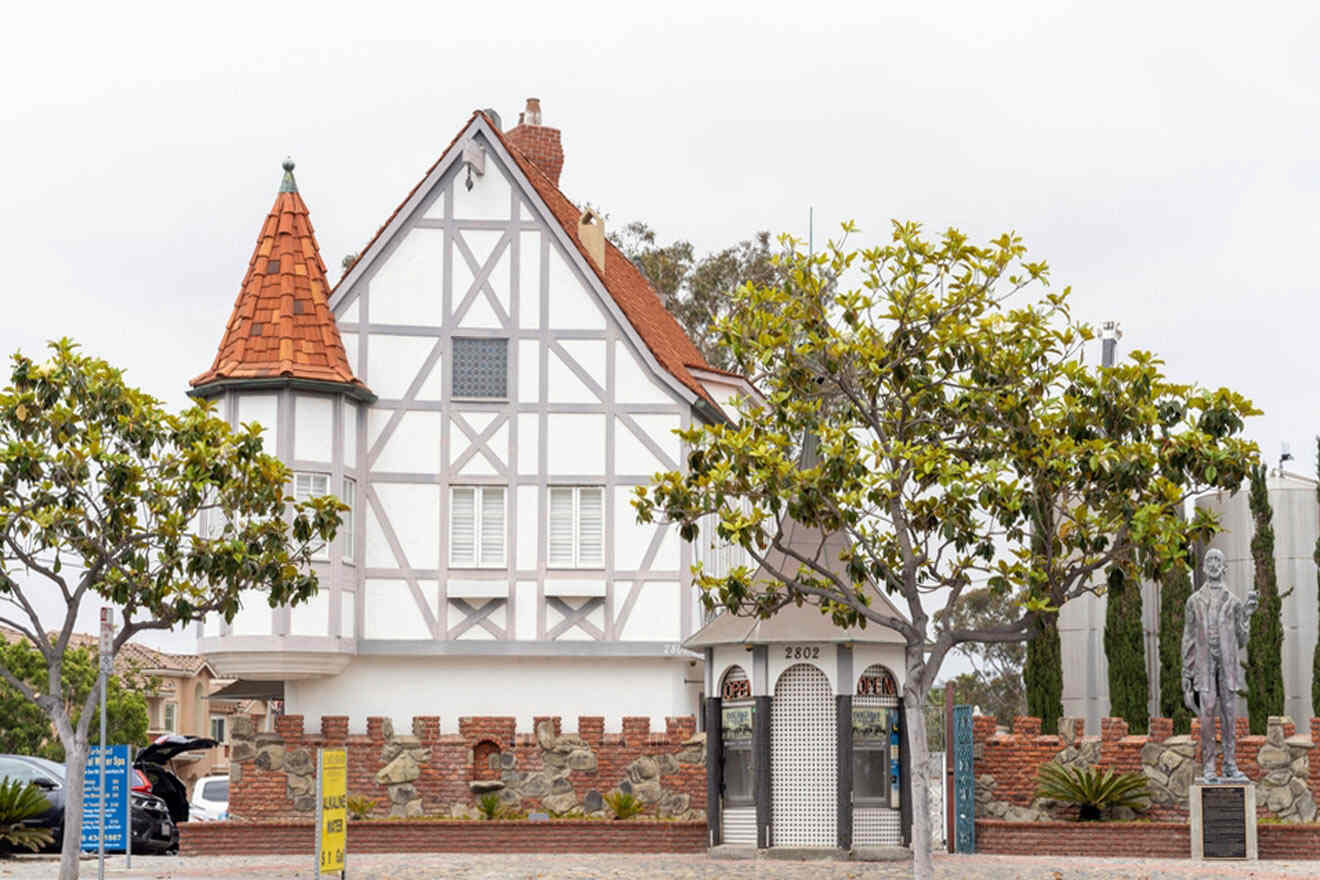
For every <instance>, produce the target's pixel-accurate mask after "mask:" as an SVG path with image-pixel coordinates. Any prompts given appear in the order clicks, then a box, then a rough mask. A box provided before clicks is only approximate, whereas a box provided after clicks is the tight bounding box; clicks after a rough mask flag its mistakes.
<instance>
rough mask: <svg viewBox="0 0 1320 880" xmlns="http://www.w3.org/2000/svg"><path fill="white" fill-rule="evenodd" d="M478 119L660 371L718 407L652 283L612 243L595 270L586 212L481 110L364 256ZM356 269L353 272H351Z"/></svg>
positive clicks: (693, 350)
mask: <svg viewBox="0 0 1320 880" xmlns="http://www.w3.org/2000/svg"><path fill="white" fill-rule="evenodd" d="M478 115H480V116H481V117H482V118H483V119H485V120H486V122H487V123H488V124H489V125H490V128H491V130H492V131H494V132H495V134H496V136H497V137H498V138H499V139H500V142H501V143H502V144H503V145H504V147H505V149H506V150H508V151H509V155H510V156H512V157H513V159H514V161H515V162H517V163H518V167H519V168H521V169H522V172H523V174H525V175H526V176H527V179H528V181H530V182H531V184H532V188H533V189H535V190H536V192H537V195H539V196H540V197H541V199H542V200H543V201H544V202H545V204H546V206H547V207H548V208H549V209H550V213H551V215H553V216H554V218H555V220H556V221H558V223H559V225H560V226H561V227H563V230H564V233H565V234H566V235H567V236H568V238H569V240H570V241H572V242H573V244H574V246H575V247H577V249H578V251H579V252H581V254H582V257H583V259H584V260H585V261H586V264H587V265H588V266H590V267H591V269H592V271H594V272H595V273H596V276H597V277H598V278H599V279H600V281H601V284H603V285H604V286H605V289H606V290H607V291H609V293H610V296H612V297H613V298H614V301H615V302H616V303H617V304H618V306H619V308H620V309H621V310H622V311H623V314H624V316H625V317H627V319H628V321H629V323H631V324H632V326H633V329H635V330H636V331H637V335H638V336H640V337H641V338H642V341H643V342H645V343H646V347H647V348H649V349H650V350H651V353H652V354H653V355H655V358H656V360H657V361H659V362H660V365H661V366H662V367H664V368H665V369H666V370H668V371H669V373H670V374H672V375H673V376H674V378H676V379H678V381H679V382H682V383H683V385H685V386H686V387H687V388H689V389H691V390H692V391H693V392H695V393H696V394H697V396H699V397H701V398H702V399H704V400H706V401H707V402H709V403H712V404H713V403H714V401H713V400H712V399H711V397H710V395H709V394H707V393H706V389H705V388H704V387H703V386H702V384H701V383H700V382H698V381H697V379H696V377H695V376H693V375H692V373H690V372H689V371H688V365H691V366H694V367H699V368H701V369H712V368H711V367H710V366H709V365H708V364H707V363H706V358H705V357H704V356H703V355H702V353H701V350H700V349H698V348H697V346H696V344H695V343H693V341H692V340H691V339H690V338H689V337H688V335H687V333H686V332H684V330H683V328H682V326H681V325H680V324H679V323H678V321H677V320H676V319H675V318H674V316H673V315H671V314H670V313H669V311H668V310H667V309H666V308H665V307H664V306H663V305H662V304H661V302H660V297H659V295H657V294H656V292H655V289H654V288H652V287H651V285H650V283H649V282H648V281H647V280H646V278H645V277H644V276H643V275H642V273H641V272H640V271H638V269H637V267H636V266H634V265H633V264H632V262H631V261H630V260H629V259H628V258H627V257H625V256H624V255H623V253H622V252H621V251H620V250H619V249H618V248H616V247H615V246H614V245H613V244H612V243H610V242H609V241H606V242H605V268H604V269H603V270H602V269H601V268H600V267H599V266H597V265H596V263H595V262H594V261H593V260H592V259H591V256H590V255H589V254H588V253H587V250H586V249H585V248H584V247H583V245H582V241H581V239H580V238H579V237H578V219H579V218H580V217H581V213H582V212H581V211H579V210H578V208H577V206H576V205H574V204H573V203H572V202H571V201H569V199H568V197H567V196H565V195H564V194H563V192H561V191H560V189H559V187H558V185H556V183H555V182H554V181H553V180H551V178H550V177H549V176H548V175H547V174H546V173H545V172H543V171H542V170H541V169H540V168H539V167H538V166H537V165H536V163H535V162H533V161H532V160H531V159H529V158H528V157H527V156H526V155H524V154H523V152H522V151H521V150H519V149H518V147H517V146H515V145H514V144H513V143H511V142H510V141H509V139H508V138H507V137H505V136H504V134H503V133H501V132H500V130H499V127H498V126H497V125H495V124H494V122H493V121H492V120H491V119H490V118H489V117H487V116H486V115H485V114H483V113H481V111H479V110H478V111H475V112H474V113H473V114H472V116H471V118H469V119H468V121H467V123H465V124H464V126H463V128H462V129H461V130H460V131H459V133H458V134H457V135H455V136H454V139H453V140H452V141H450V143H449V146H448V147H446V148H445V150H444V152H443V153H441V154H440V158H439V159H437V160H436V161H435V163H434V164H433V165H432V166H431V167H430V168H428V169H427V171H426V174H425V175H423V177H422V180H421V181H419V182H418V183H417V186H414V187H413V188H412V190H411V191H410V192H409V193H408V195H407V196H405V197H404V199H403V201H402V202H400V203H399V207H397V208H395V209H394V213H393V214H391V215H390V216H389V218H388V219H387V220H386V221H385V223H384V224H383V225H382V226H381V227H380V229H378V230H376V234H375V235H374V236H372V239H371V241H370V242H368V243H367V247H366V248H364V249H363V250H362V254H366V253H367V251H369V250H370V249H371V247H372V245H374V244H375V243H376V241H377V239H379V238H380V236H381V234H382V233H383V232H384V231H385V228H386V227H387V226H389V225H390V223H391V222H393V220H394V218H395V217H397V216H398V214H399V212H400V211H401V210H402V209H403V206H404V205H406V204H407V203H408V200H409V199H411V198H412V197H413V194H414V193H416V192H417V190H418V189H419V188H420V187H421V185H422V183H424V182H425V181H426V178H427V177H430V175H431V172H432V171H434V170H435V167H436V166H437V165H439V164H440V162H441V161H443V160H444V157H445V156H446V155H447V154H448V153H449V151H450V150H451V149H453V148H454V145H455V144H457V143H458V141H459V139H460V138H462V136H463V133H464V132H465V131H467V130H468V128H469V127H470V126H471V125H472V120H473V119H476V117H477V116H478ZM359 259H361V256H359ZM351 269H352V267H350V271H351ZM347 275H348V273H345V277H347Z"/></svg>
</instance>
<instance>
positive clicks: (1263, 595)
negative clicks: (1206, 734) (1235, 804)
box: [1246, 465, 1283, 735]
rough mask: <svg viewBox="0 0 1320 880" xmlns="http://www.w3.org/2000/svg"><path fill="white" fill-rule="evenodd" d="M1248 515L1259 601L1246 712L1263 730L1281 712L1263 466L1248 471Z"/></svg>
mask: <svg viewBox="0 0 1320 880" xmlns="http://www.w3.org/2000/svg"><path fill="white" fill-rule="evenodd" d="M1250 504H1251V518H1252V519H1253V520H1254V521H1255V523H1256V533H1255V534H1254V535H1252V537H1251V560H1252V562H1253V563H1254V565H1255V573H1256V576H1255V589H1256V592H1257V593H1259V594H1260V605H1259V607H1258V608H1257V609H1256V613H1255V614H1254V615H1253V616H1252V618H1251V637H1250V639H1248V641H1247V669H1246V671H1247V712H1248V714H1249V715H1250V724H1251V732H1252V733H1254V734H1258V735H1259V734H1264V733H1265V730H1266V727H1267V726H1268V723H1269V716H1271V715H1282V714H1283V624H1282V620H1283V599H1282V598H1281V597H1280V596H1279V584H1278V581H1277V579H1276V577H1275V574H1274V526H1273V525H1272V524H1271V521H1272V520H1273V518H1274V513H1273V511H1272V510H1271V509H1270V496H1269V492H1268V490H1267V489H1266V487H1265V466H1264V465H1256V467H1254V468H1253V469H1252V471H1251V497H1250Z"/></svg>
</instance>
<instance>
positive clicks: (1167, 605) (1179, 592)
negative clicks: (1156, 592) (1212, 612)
mask: <svg viewBox="0 0 1320 880" xmlns="http://www.w3.org/2000/svg"><path fill="white" fill-rule="evenodd" d="M1191 595H1192V577H1191V572H1190V571H1188V569H1187V565H1186V564H1185V563H1184V564H1182V565H1179V564H1177V563H1175V564H1174V565H1171V566H1169V567H1168V568H1167V569H1165V571H1164V574H1163V576H1162V577H1161V579H1160V714H1161V715H1163V716H1164V717H1165V718H1171V719H1172V720H1173V732H1174V733H1179V734H1181V733H1190V732H1191V730H1192V713H1191V712H1189V711H1188V710H1187V704H1186V703H1184V702H1183V692H1182V631H1183V623H1184V620H1183V615H1184V614H1186V612H1187V597H1189V596H1191Z"/></svg>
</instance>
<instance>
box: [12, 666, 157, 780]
mask: <svg viewBox="0 0 1320 880" xmlns="http://www.w3.org/2000/svg"><path fill="white" fill-rule="evenodd" d="M0 664H3V665H4V667H5V668H7V669H8V670H9V671H10V672H12V673H13V674H14V675H15V676H16V677H17V678H18V679H19V680H21V681H23V682H24V683H26V684H27V685H28V687H30V688H31V689H32V690H33V692H35V693H40V692H41V691H43V690H44V689H45V688H46V687H47V683H48V681H49V673H48V670H47V668H46V661H45V658H43V657H42V656H41V653H40V652H38V651H37V650H36V649H34V648H33V647H32V646H31V645H30V644H28V643H27V642H25V641H21V642H11V643H8V644H4V645H0ZM96 677H97V657H96V655H95V654H94V653H92V651H91V650H90V649H88V648H83V647H79V648H70V649H68V650H67V651H66V652H65V654H64V666H63V669H62V670H61V676H60V696H61V699H62V700H63V702H64V705H65V707H66V709H67V711H68V712H69V713H70V717H71V722H72V723H73V724H74V725H76V724H77V722H78V716H79V715H80V714H81V712H82V708H83V704H84V702H85V701H86V699H87V695H88V693H89V692H90V691H91V689H92V687H93V685H95V684H96ZM105 715H106V734H105V740H106V742H108V743H121V744H126V745H133V746H139V747H141V746H145V745H146V744H147V725H148V717H147V699H146V697H145V696H144V695H143V694H142V692H141V690H140V689H139V688H137V687H135V685H134V683H132V682H130V683H127V684H126V683H125V682H124V681H123V680H122V679H121V678H120V676H118V675H111V676H110V677H109V679H108V680H107V682H106V702H105ZM0 718H3V719H5V723H4V725H3V726H0V752H4V753H7V754H17V755H38V756H40V757H43V758H49V759H51V760H52V761H63V760H64V757H65V755H64V744H63V743H62V742H60V740H59V738H58V737H56V736H55V728H54V727H53V726H52V725H51V721H50V718H49V717H48V716H47V715H46V713H45V712H44V711H42V709H41V708H40V707H39V706H37V705H36V704H35V703H33V702H32V701H30V700H29V699H28V698H27V697H25V696H24V695H23V694H21V693H19V692H18V691H17V690H16V689H15V688H14V687H13V686H11V685H10V684H8V683H7V682H4V681H0ZM87 736H88V741H89V742H99V741H100V738H101V716H100V712H99V710H98V711H95V712H94V713H93V717H92V719H91V724H90V726H89V727H88V732H87Z"/></svg>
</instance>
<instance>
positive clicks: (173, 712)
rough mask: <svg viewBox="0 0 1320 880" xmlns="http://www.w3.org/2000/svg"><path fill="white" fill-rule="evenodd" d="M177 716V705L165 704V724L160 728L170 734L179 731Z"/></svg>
mask: <svg viewBox="0 0 1320 880" xmlns="http://www.w3.org/2000/svg"><path fill="white" fill-rule="evenodd" d="M178 716H179V704H178V703H166V704H165V723H164V724H162V725H161V726H162V727H163V728H164V729H165V730H168V731H169V732H170V733H173V732H175V731H176V730H178V729H179V728H178V724H179V718H178Z"/></svg>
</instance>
